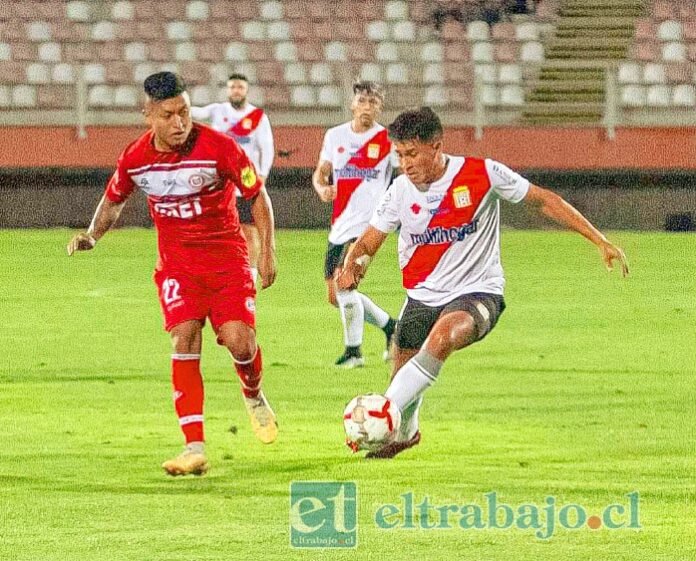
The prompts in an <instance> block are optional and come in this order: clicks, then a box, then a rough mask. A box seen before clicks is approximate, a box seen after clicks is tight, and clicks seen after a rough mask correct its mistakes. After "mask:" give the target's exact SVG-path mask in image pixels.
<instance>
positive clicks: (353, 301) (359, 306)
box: [336, 290, 365, 347]
mask: <svg viewBox="0 0 696 561" xmlns="http://www.w3.org/2000/svg"><path fill="white" fill-rule="evenodd" d="M361 296H362V295H361V294H360V293H359V292H358V291H357V290H339V291H337V292H336V300H338V307H339V309H340V310H341V321H342V322H343V340H344V342H345V344H346V347H359V346H360V345H361V344H362V340H363V330H364V326H363V322H364V321H365V308H364V306H363V301H362V298H360V297H361Z"/></svg>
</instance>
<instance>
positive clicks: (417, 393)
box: [374, 293, 505, 457]
mask: <svg viewBox="0 0 696 561" xmlns="http://www.w3.org/2000/svg"><path fill="white" fill-rule="evenodd" d="M420 306H423V305H422V304H421V305H420ZM436 309H437V308H436ZM504 309H505V303H504V301H503V298H502V296H498V295H492V294H483V293H477V294H467V295H464V296H461V297H459V298H457V299H455V300H454V301H453V302H451V303H449V304H447V305H446V306H443V307H440V308H439V316H438V318H437V321H435V322H434V324H433V325H432V328H431V329H430V330H429V333H428V335H427V338H425V341H424V342H423V344H422V345H421V347H420V349H419V350H418V352H416V353H414V354H413V356H412V357H411V358H410V359H408V361H407V362H405V364H404V365H403V366H402V367H401V368H399V370H398V371H397V372H396V374H395V375H394V377H393V378H392V381H391V384H390V385H389V388H388V389H387V391H386V393H385V395H386V396H387V397H388V398H389V399H391V400H392V401H393V402H394V403H396V405H398V406H399V408H400V409H401V411H402V420H401V427H400V433H399V435H398V438H399V439H400V440H402V441H404V442H407V441H409V440H411V439H414V438H417V436H419V432H418V411H419V408H420V405H421V403H422V397H423V393H424V392H425V390H426V389H428V387H430V386H431V385H432V384H433V382H434V381H435V380H436V379H437V376H438V374H439V373H440V369H441V368H442V364H443V363H444V361H445V360H446V359H447V358H448V357H449V355H451V354H452V353H453V352H454V351H456V350H459V349H463V348H465V347H468V346H469V345H471V344H473V343H475V342H477V341H480V340H481V339H483V338H484V337H485V336H486V335H487V334H488V333H490V331H491V330H492V329H493V327H495V324H496V323H497V321H498V318H499V317H500V314H501V313H502V312H503V310H504ZM426 313H427V307H426V310H425V311H423V310H419V308H418V307H411V308H410V309H409V306H408V305H407V306H406V308H405V309H404V312H403V314H402V317H403V318H405V319H406V321H403V322H402V321H400V322H399V327H398V328H397V344H400V343H401V341H404V344H405V346H407V347H409V346H410V347H411V348H412V347H413V345H414V344H415V343H416V342H418V341H419V340H420V339H422V335H423V330H422V327H421V328H419V327H418V325H419V324H420V325H421V326H422V325H425V324H426V322H424V321H419V319H418V318H419V316H420V317H422V318H424V317H425V314H426ZM402 323H403V328H402ZM418 440H420V438H418ZM397 453H398V452H397ZM393 455H395V454H393ZM393 455H391V456H386V455H382V456H374V457H393Z"/></svg>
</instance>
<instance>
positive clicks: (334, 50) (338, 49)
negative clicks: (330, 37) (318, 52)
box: [324, 41, 348, 62]
mask: <svg viewBox="0 0 696 561" xmlns="http://www.w3.org/2000/svg"><path fill="white" fill-rule="evenodd" d="M324 57H325V58H326V60H328V61H332V62H340V61H345V60H348V54H347V48H346V45H345V43H341V42H340V41H332V42H331V43H328V44H327V45H326V46H325V47H324Z"/></svg>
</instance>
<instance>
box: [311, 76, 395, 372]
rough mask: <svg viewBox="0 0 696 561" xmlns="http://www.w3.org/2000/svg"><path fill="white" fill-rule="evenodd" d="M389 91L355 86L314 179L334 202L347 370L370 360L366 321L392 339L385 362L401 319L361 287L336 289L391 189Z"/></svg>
mask: <svg viewBox="0 0 696 561" xmlns="http://www.w3.org/2000/svg"><path fill="white" fill-rule="evenodd" d="M383 103H384V94H383V93H382V89H381V87H380V86H379V85H377V84H375V83H373V82H369V81H362V82H357V83H355V84H354V85H353V99H352V101H351V106H350V109H351V112H352V113H353V118H352V120H350V121H349V122H347V123H344V124H342V125H339V126H337V127H333V128H331V129H329V130H328V131H326V135H325V136H324V144H323V146H322V149H321V154H320V156H319V163H318V164H317V168H316V170H315V171H314V175H313V176H312V183H313V185H314V189H315V190H316V192H317V194H318V195H319V198H320V199H321V200H322V201H323V202H325V203H328V202H332V201H333V212H332V216H331V231H330V232H329V245H328V249H327V250H326V258H325V261H324V278H325V280H326V286H327V288H328V299H329V303H331V305H332V306H338V308H339V309H340V311H341V321H342V322H343V338H344V342H345V347H346V348H345V351H344V353H343V354H342V355H341V356H340V357H339V358H338V360H337V361H336V365H337V366H340V367H341V368H355V367H360V366H363V365H364V364H365V359H364V358H363V356H362V352H361V350H360V346H361V344H362V340H363V327H364V322H365V321H367V322H368V323H371V324H372V325H375V326H377V327H379V328H380V329H382V331H383V332H384V334H385V336H386V339H387V349H386V350H385V352H384V358H385V360H386V359H388V358H389V348H390V344H391V339H392V335H393V333H394V327H395V325H396V322H395V321H394V320H393V319H392V318H391V317H390V316H389V314H388V313H387V312H385V311H384V310H383V309H382V308H380V307H379V306H378V305H377V304H375V303H374V302H373V301H372V300H371V299H370V298H368V297H367V296H365V295H364V294H361V293H360V292H358V291H357V290H353V289H350V290H338V291H337V290H336V286H335V280H334V277H335V274H336V272H337V270H339V269H340V267H341V264H342V263H343V258H344V257H345V255H346V250H347V248H348V246H349V245H350V244H351V243H352V242H354V241H355V239H356V238H357V237H358V236H359V235H360V234H362V233H363V232H364V231H365V228H367V226H368V224H369V222H370V217H371V216H372V213H373V212H374V209H375V207H376V205H377V203H378V202H379V200H380V198H381V197H382V195H383V194H384V192H385V191H386V189H387V188H388V187H389V183H390V181H391V178H392V173H393V171H394V168H395V167H396V166H395V164H396V159H395V155H394V153H393V150H392V143H391V141H390V140H389V137H388V134H387V130H386V129H385V128H384V127H383V126H382V125H380V124H379V123H378V122H377V121H376V119H377V116H378V115H379V113H380V111H381V109H382V104H383Z"/></svg>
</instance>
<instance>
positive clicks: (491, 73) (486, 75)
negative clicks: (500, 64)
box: [474, 64, 497, 84]
mask: <svg viewBox="0 0 696 561" xmlns="http://www.w3.org/2000/svg"><path fill="white" fill-rule="evenodd" d="M474 75H475V76H476V77H477V78H478V79H479V80H480V81H481V82H483V83H484V84H494V83H495V82H496V78H497V77H496V71H495V65H494V64H477V65H476V66H475V67H474Z"/></svg>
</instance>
